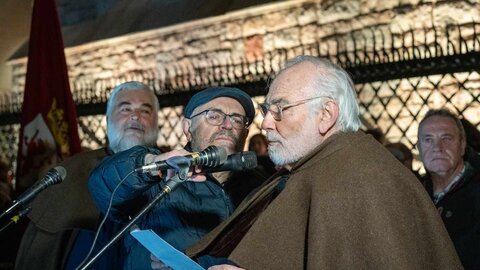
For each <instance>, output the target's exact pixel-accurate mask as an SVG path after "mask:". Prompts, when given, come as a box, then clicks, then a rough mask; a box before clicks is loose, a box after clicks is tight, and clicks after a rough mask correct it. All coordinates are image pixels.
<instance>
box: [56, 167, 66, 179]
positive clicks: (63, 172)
mask: <svg viewBox="0 0 480 270" xmlns="http://www.w3.org/2000/svg"><path fill="white" fill-rule="evenodd" d="M53 169H54V170H55V171H56V172H57V173H58V176H60V177H59V179H58V182H62V181H63V180H65V178H66V177H67V170H66V169H65V168H64V167H62V166H56V167H55V168H53Z"/></svg>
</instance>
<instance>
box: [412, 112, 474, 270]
mask: <svg viewBox="0 0 480 270" xmlns="http://www.w3.org/2000/svg"><path fill="white" fill-rule="evenodd" d="M418 149H419V151H420V156H421V158H422V162H423V166H424V167H425V170H426V171H427V175H426V176H425V177H424V178H423V181H424V183H425V186H426V189H427V191H428V193H429V194H430V196H431V198H432V200H433V203H434V204H435V206H436V207H437V209H438V213H439V214H440V216H441V217H442V220H443V223H444V224H445V227H446V228H447V231H448V234H449V235H450V238H451V239H452V240H453V244H454V245H455V248H456V250H457V252H458V255H459V257H460V260H461V261H462V264H463V266H464V267H465V269H478V268H479V267H480V172H478V171H476V170H475V169H474V168H473V167H472V166H471V165H470V164H469V163H468V162H465V161H464V159H463V156H464V154H465V149H466V136H465V131H464V129H463V126H462V123H461V122H460V119H459V118H458V117H457V116H456V115H455V114H453V113H452V112H450V111H449V110H447V109H438V110H430V111H428V112H427V114H426V115H425V117H424V118H423V120H422V121H421V122H420V125H419V128H418Z"/></svg>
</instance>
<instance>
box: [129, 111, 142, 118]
mask: <svg viewBox="0 0 480 270" xmlns="http://www.w3.org/2000/svg"><path fill="white" fill-rule="evenodd" d="M139 115H140V112H139V111H137V110H133V111H132V114H131V115H130V119H132V120H138V119H139V118H140V116H139Z"/></svg>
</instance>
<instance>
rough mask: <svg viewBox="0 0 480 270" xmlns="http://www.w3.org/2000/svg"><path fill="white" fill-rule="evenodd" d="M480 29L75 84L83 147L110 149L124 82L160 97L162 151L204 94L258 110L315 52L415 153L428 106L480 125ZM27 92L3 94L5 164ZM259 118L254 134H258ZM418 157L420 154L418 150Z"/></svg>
mask: <svg viewBox="0 0 480 270" xmlns="http://www.w3.org/2000/svg"><path fill="white" fill-rule="evenodd" d="M479 33H480V24H479V23H476V22H471V23H466V24H461V25H447V26H444V27H430V28H419V29H409V30H406V31H403V32H398V33H394V32H392V31H390V30H389V28H388V26H387V25H379V26H376V27H374V28H368V29H361V30H358V31H354V32H351V33H348V34H338V35H331V36H327V37H323V38H322V39H320V40H318V41H316V42H313V43H308V44H301V45H300V46H297V47H293V48H288V49H281V50H275V51H270V52H264V53H263V54H262V55H260V56H257V57H256V58H253V59H252V58H251V57H248V58H247V57H243V58H238V57H236V58H233V57H231V58H229V56H228V55H225V54H220V53H219V55H218V56H215V55H209V56H206V55H199V56H198V57H197V58H195V59H190V61H180V62H173V63H168V64H165V66H164V67H163V68H162V69H161V70H160V69H159V70H139V71H135V72H132V73H130V74H129V75H127V76H123V77H121V78H111V79H108V80H107V79H105V80H101V81H90V82H89V81H84V80H83V81H82V80H75V79H74V80H73V82H72V81H71V84H72V92H73V96H74V100H75V103H76V104H77V113H78V115H79V130H80V136H81V140H82V146H83V147H85V148H97V147H99V146H101V145H104V144H105V134H106V132H105V118H104V116H103V113H104V112H105V102H106V100H107V99H108V96H109V93H110V90H111V89H112V88H113V87H114V86H115V85H116V84H118V83H119V82H122V81H126V80H139V81H143V82H145V83H147V84H149V85H150V86H151V87H152V88H153V89H154V90H155V92H156V94H157V96H158V98H159V101H160V104H161V107H162V108H163V109H161V110H160V111H159V128H160V138H159V141H158V144H159V145H168V146H170V147H173V148H176V147H181V145H183V144H184V143H185V139H184V137H183V134H182V130H181V127H180V118H181V113H182V108H183V107H182V105H183V104H185V103H186V101H187V100H188V98H189V97H190V96H191V95H192V94H193V93H194V92H195V91H197V90H199V89H202V88H204V87H207V86H213V85H233V86H237V87H240V88H242V89H244V90H246V91H247V92H248V93H249V94H250V95H252V96H253V97H254V102H255V104H257V103H258V102H261V101H262V100H263V96H264V94H265V93H266V86H267V82H268V79H269V78H270V76H271V75H272V74H274V73H275V72H276V71H278V70H279V68H280V66H282V64H283V63H284V62H285V61H286V60H287V59H289V58H291V57H293V56H295V55H300V54H308V55H314V56H322V57H326V58H329V59H330V60H332V61H333V62H335V63H338V64H339V65H341V66H343V67H344V68H345V69H346V70H347V71H348V72H349V73H350V74H351V75H352V78H353V80H354V82H355V83H356V89H357V91H358V96H359V102H360V107H361V117H362V120H363V122H364V125H365V127H380V128H381V129H382V130H383V131H384V132H385V135H386V138H387V139H389V140H390V141H402V142H404V143H405V144H407V146H409V147H410V148H412V149H414V146H415V144H416V133H417V125H418V122H419V120H420V119H421V117H423V115H424V114H425V112H426V111H427V110H428V109H429V108H438V107H441V106H447V107H449V108H451V109H453V110H454V111H456V112H457V113H458V114H460V115H461V116H462V117H464V118H466V119H467V120H469V121H470V122H472V123H473V124H474V125H475V126H477V127H478V126H479V125H480V98H479V96H480V35H479ZM22 95H23V93H12V94H11V95H4V96H0V147H1V153H0V158H3V159H6V160H9V161H11V162H12V164H13V165H15V159H16V153H17V145H18V131H19V125H18V121H19V116H20V108H21V102H22ZM260 121H261V118H260V116H259V115H258V114H257V117H256V118H255V121H254V124H253V125H252V128H251V129H252V130H251V131H250V135H253V134H255V133H257V132H259V125H260ZM414 153H416V150H415V149H414Z"/></svg>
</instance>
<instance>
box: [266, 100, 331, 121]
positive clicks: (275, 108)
mask: <svg viewBox="0 0 480 270" xmlns="http://www.w3.org/2000/svg"><path fill="white" fill-rule="evenodd" d="M325 97H327V96H318V97H313V98H307V99H302V100H298V101H295V102H292V103H289V104H283V105H282V104H276V103H274V104H268V103H260V104H258V106H260V112H261V113H262V116H263V117H265V115H267V113H268V112H270V113H271V114H272V116H273V119H275V121H282V118H283V111H285V110H286V109H288V108H292V107H295V106H299V105H302V104H305V103H307V102H309V101H312V100H315V99H319V98H325Z"/></svg>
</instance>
